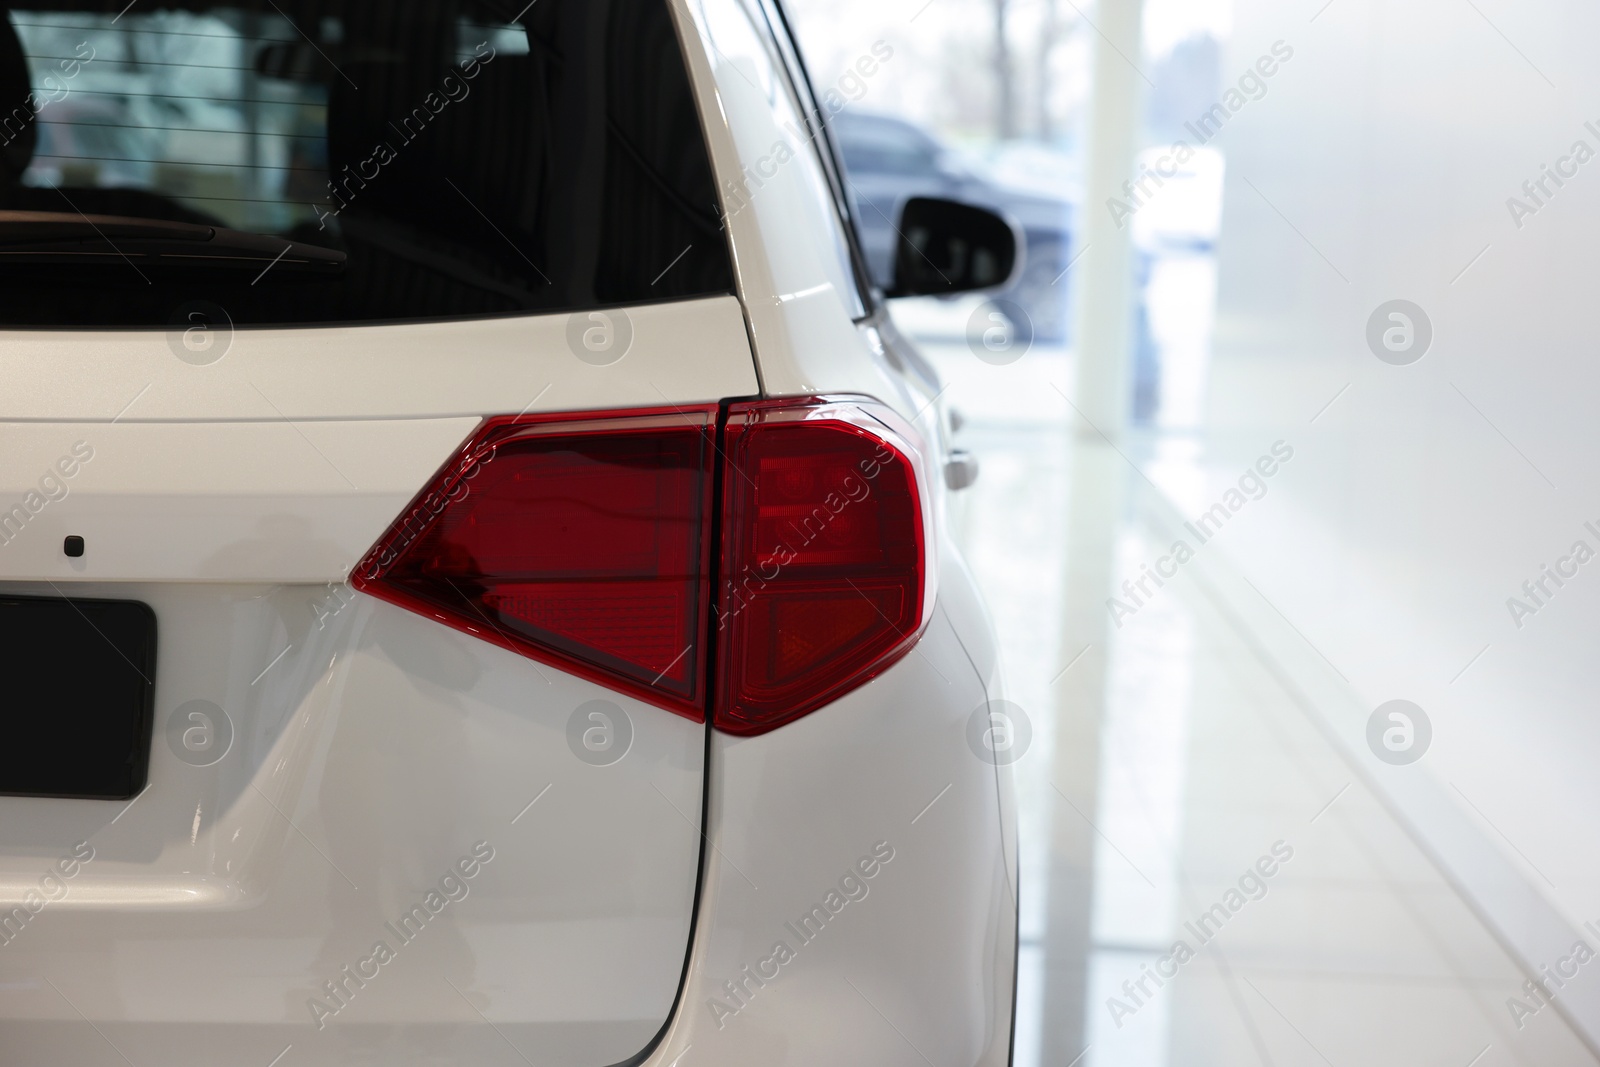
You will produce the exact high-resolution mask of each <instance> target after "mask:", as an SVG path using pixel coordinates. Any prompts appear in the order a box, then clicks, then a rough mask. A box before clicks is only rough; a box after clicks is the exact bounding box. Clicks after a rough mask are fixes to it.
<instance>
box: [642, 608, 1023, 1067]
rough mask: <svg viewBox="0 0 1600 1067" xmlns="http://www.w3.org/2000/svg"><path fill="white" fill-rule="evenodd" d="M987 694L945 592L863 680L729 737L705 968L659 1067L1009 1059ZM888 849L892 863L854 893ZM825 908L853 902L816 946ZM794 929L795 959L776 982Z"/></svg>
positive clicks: (660, 1053) (719, 794)
mask: <svg viewBox="0 0 1600 1067" xmlns="http://www.w3.org/2000/svg"><path fill="white" fill-rule="evenodd" d="M985 700H986V695H985V691H984V686H983V684H982V681H981V679H980V678H979V676H978V673H977V671H976V669H975V668H974V666H973V663H972V660H971V658H970V657H969V656H968V655H967V652H966V650H965V649H964V648H963V647H962V644H961V642H960V641H958V640H957V639H956V636H955V630H954V628H953V626H952V625H951V619H950V616H949V614H948V612H947V610H946V605H945V603H944V602H943V601H941V603H940V606H939V608H938V609H937V610H936V611H935V613H934V617H933V621H932V623H931V624H930V625H929V627H928V630H927V632H926V634H925V635H924V637H923V639H922V642H921V644H920V645H919V646H918V649H917V651H916V652H914V653H913V654H912V655H910V656H908V657H907V658H906V659H904V660H902V661H901V662H900V663H899V664H897V665H896V666H894V667H893V668H891V669H890V670H889V671H887V672H885V673H884V674H883V675H882V676H880V677H879V678H878V679H876V680H875V681H873V682H872V683H871V684H870V685H868V686H867V687H865V688H863V689H859V690H857V691H855V692H854V693H851V694H850V695H848V696H846V697H844V698H843V699H841V700H839V701H838V702H836V703H834V704H832V705H830V706H828V707H827V708H824V709H823V710H821V711H818V712H815V713H813V714H812V715H809V716H807V717H806V718H804V719H801V720H799V721H797V722H794V723H791V724H790V725H789V726H786V727H784V728H783V729H781V730H778V731H775V732H773V733H771V734H766V735H764V736H761V737H755V738H732V737H727V736H724V735H721V734H717V735H714V738H713V744H712V756H711V759H712V767H713V770H714V773H713V776H712V780H711V781H712V787H711V799H710V812H711V820H710V825H711V835H712V842H713V844H714V845H715V851H714V852H713V854H712V855H711V856H710V857H709V858H708V860H707V869H706V872H705V888H704V890H703V895H702V899H701V923H700V925H699V927H698V928H697V930H696V937H695V946H694V958H693V970H692V973H691V974H690V977H689V983H688V986H687V987H686V989H685V991H684V996H683V1002H682V1004H681V1005H680V1007H679V1010H678V1013H677V1015H676V1017H675V1018H674V1020H673V1024H672V1029H671V1032H670V1033H669V1035H668V1036H667V1038H666V1039H665V1040H664V1041H663V1043H662V1045H661V1046H660V1047H659V1048H658V1049H657V1050H656V1052H655V1054H654V1055H653V1056H652V1057H651V1058H650V1059H649V1061H648V1063H649V1064H651V1065H652V1067H656V1065H659V1067H668V1065H670V1064H673V1063H675V1062H677V1061H678V1057H680V1056H684V1059H683V1061H682V1062H683V1063H684V1064H685V1065H687V1064H689V1063H691V1062H693V1063H698V1064H708V1065H716V1067H722V1065H728V1067H733V1065H736V1064H752V1063H759V1064H763V1065H772V1067H782V1065H801V1064H817V1063H872V1064H882V1065H885V1067H893V1065H904V1067H916V1065H924V1067H925V1065H926V1063H928V1062H934V1063H941V1064H945V1063H949V1064H963V1065H969V1064H970V1065H983V1067H1001V1065H1003V1064H1005V1063H1006V1062H1007V1057H1008V1054H1009V1051H1010V1022H1011V986H1012V958H1013V953H1014V948H1015V935H1016V927H1015V920H1016V900H1015V896H1014V895H1013V892H1012V888H1011V886H1012V884H1014V883H1013V882H1012V881H1011V880H1010V877H1009V874H1008V866H1007V863H1006V861H1005V858H1004V855H1003V853H1002V848H1001V834H1000V826H1001V811H1000V804H999V795H998V792H997V790H996V788H995V777H994V769H993V766H992V764H990V763H989V762H987V761H985V760H982V759H980V758H978V757H977V756H976V755H975V754H974V753H973V751H972V750H971V748H970V747H969V746H968V743H967V733H966V731H967V725H968V720H969V718H970V717H971V715H972V713H973V712H974V711H977V710H979V709H980V708H983V707H984V705H985ZM874 846H878V847H879V849H880V851H879V853H878V855H879V856H881V855H882V854H883V850H884V849H885V848H887V849H889V850H892V852H893V858H892V859H891V860H890V861H889V862H888V863H884V864H881V865H880V866H879V868H878V870H877V871H876V873H875V874H874V876H873V877H871V878H860V877H859V876H858V882H859V884H860V885H862V886H865V888H866V894H865V896H862V897H861V898H860V899H857V900H851V901H848V902H847V903H843V904H842V906H841V905H838V904H837V901H838V900H845V899H847V898H846V897H845V896H844V891H842V890H841V889H840V879H841V878H842V877H843V876H844V875H846V874H847V873H850V872H851V871H852V869H853V865H855V864H856V863H857V862H858V861H860V860H861V859H862V858H863V857H870V856H872V855H873V849H874ZM869 866H870V864H869ZM850 890H851V892H852V893H853V894H854V895H859V893H860V891H859V890H858V889H855V888H854V887H853V886H852V887H850ZM830 891H834V892H836V893H838V894H839V896H838V897H837V898H836V901H835V902H833V903H830V902H829V901H827V899H826V898H827V894H828V893H829V892H830ZM814 905H818V906H822V907H823V908H824V909H825V910H826V909H829V908H830V907H835V906H837V907H838V909H839V910H838V911H837V913H836V914H834V915H832V916H831V917H830V918H829V919H828V921H827V922H826V923H825V924H820V923H817V924H816V925H819V926H820V927H821V929H820V933H814V932H813V930H814V927H806V928H805V929H804V930H802V931H800V932H801V933H804V934H806V935H808V936H809V937H810V940H809V941H806V940H803V939H802V938H801V937H800V936H799V935H798V934H797V933H796V930H797V929H798V928H799V923H800V921H801V918H802V916H805V915H806V914H808V913H809V912H810V910H811V909H812V907H813V906H814ZM780 942H781V943H783V944H785V945H786V946H787V947H788V949H789V950H791V951H792V952H793V959H791V960H790V961H789V962H787V963H778V964H776V968H777V974H776V977H770V975H771V973H772V969H773V966H772V965H768V966H766V967H765V970H764V971H763V961H766V960H773V959H776V958H777V955H776V953H775V948H776V946H777V944H778V943H780ZM746 967H748V968H750V971H749V973H748V974H747V973H746V972H745V968H746ZM763 973H765V974H766V975H767V976H768V977H766V978H765V979H764V984H758V983H757V981H756V980H755V979H753V978H751V977H749V975H750V974H753V975H755V978H757V979H759V978H762V975H763ZM724 983H744V985H743V992H742V993H740V994H739V997H738V998H737V999H736V998H735V996H734V995H733V994H731V993H730V991H729V989H728V987H727V986H726V985H725V984H724ZM741 1001H742V1006H741ZM713 1005H718V1006H719V1007H713ZM733 1009H738V1010H737V1011H734V1010H733ZM685 1053H687V1055H685Z"/></svg>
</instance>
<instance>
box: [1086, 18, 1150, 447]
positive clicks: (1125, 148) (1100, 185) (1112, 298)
mask: <svg viewBox="0 0 1600 1067" xmlns="http://www.w3.org/2000/svg"><path fill="white" fill-rule="evenodd" d="M1143 7H1144V4H1143V0H1099V4H1098V5H1097V7H1096V9H1095V11H1094V13H1093V15H1091V16H1090V17H1091V18H1093V19H1094V22H1095V26H1096V27H1097V28H1098V30H1099V32H1098V33H1093V36H1092V37H1091V38H1090V39H1091V40H1092V41H1093V43H1094V87H1093V92H1092V94H1091V96H1090V103H1089V117H1088V137H1087V139H1086V142H1085V148H1084V156H1085V158H1084V202H1083V210H1082V213H1081V215H1080V216H1079V219H1078V235H1079V236H1078V245H1077V248H1076V249H1075V251H1074V252H1073V254H1074V255H1078V254H1080V253H1081V254H1082V256H1083V258H1082V259H1080V260H1079V261H1078V265H1077V267H1075V268H1073V272H1072V273H1073V275H1075V278H1074V279H1073V284H1074V285H1075V289H1074V291H1073V298H1072V303H1073V307H1074V308H1075V309H1076V310H1075V314H1076V319H1077V323H1076V330H1075V331H1074V336H1075V337H1076V339H1077V340H1076V342H1075V347H1076V351H1077V375H1076V383H1075V393H1076V395H1075V396H1074V397H1073V402H1074V403H1076V404H1077V405H1078V408H1079V409H1080V410H1081V411H1082V412H1083V414H1084V416H1085V417H1087V418H1088V419H1089V420H1090V421H1091V422H1093V423H1094V425H1095V426H1096V427H1098V428H1099V429H1100V430H1101V431H1103V432H1104V433H1105V434H1106V435H1107V436H1108V437H1111V438H1112V439H1113V440H1116V439H1118V438H1120V437H1121V436H1122V433H1123V431H1124V429H1125V428H1126V426H1127V424H1128V422H1129V416H1130V406H1131V402H1132V401H1131V397H1132V384H1133V383H1132V371H1131V367H1132V344H1133V317H1134V311H1135V307H1136V305H1135V301H1136V300H1137V298H1138V293H1137V292H1136V291H1135V289H1134V281H1133V251H1132V241H1131V236H1132V234H1131V227H1130V225H1129V224H1128V222H1127V220H1126V219H1124V220H1123V226H1122V228H1120V229H1119V228H1118V227H1117V223H1116V222H1115V221H1114V220H1113V219H1112V216H1111V212H1110V211H1109V209H1108V208H1107V206H1106V202H1107V201H1108V200H1110V199H1112V198H1117V199H1120V200H1126V199H1127V194H1126V193H1124V192H1123V188H1122V186H1123V183H1124V182H1127V181H1128V180H1129V179H1130V178H1132V177H1133V173H1134V156H1135V154H1136V153H1137V151H1138V143H1137V142H1138V137H1139V130H1140V127H1141V125H1142V119H1143V111H1142V106H1143V102H1144V87H1145V75H1144V74H1143V73H1141V71H1140V69H1139V67H1136V66H1135V65H1134V64H1142V63H1143V55H1142V47H1141V45H1142V37H1143V35H1142V32H1141V30H1142V27H1141V25H1140V22H1141V17H1142V15H1143ZM1091 32H1093V31H1091ZM1072 418H1073V420H1074V421H1075V422H1078V423H1080V425H1078V427H1077V428H1078V430H1079V431H1080V432H1081V433H1087V434H1089V435H1090V436H1095V432H1094V430H1092V429H1089V428H1088V427H1086V426H1083V425H1081V420H1079V419H1078V418H1077V416H1076V415H1073V416H1072Z"/></svg>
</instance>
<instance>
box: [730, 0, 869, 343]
mask: <svg viewBox="0 0 1600 1067" xmlns="http://www.w3.org/2000/svg"><path fill="white" fill-rule="evenodd" d="M756 2H757V3H758V4H759V6H760V9H761V14H762V18H763V19H765V20H766V23H767V27H768V29H769V31H770V32H771V34H772V38H773V40H774V41H776V42H777V45H778V48H777V52H778V58H779V60H780V64H779V67H780V69H781V71H782V73H783V75H784V78H785V80H786V81H787V82H788V85H789V91H790V92H791V94H793V96H794V98H795V100H796V101H797V102H798V104H799V108H798V110H799V111H800V113H801V115H802V116H803V117H804V118H805V121H806V129H807V132H808V133H809V134H810V145H809V148H810V150H811V153H812V155H813V156H814V157H815V158H816V160H817V162H818V164H819V165H820V166H821V168H822V173H823V175H824V177H825V178H826V179H827V182H828V191H829V193H830V194H831V196H832V198H833V208H834V213H835V215H836V216H837V217H836V222H837V224H838V227H839V236H840V238H841V239H842V240H843V241H844V243H845V246H846V248H847V249H848V250H849V259H850V269H851V273H852V274H853V275H854V280H855V285H856V296H857V298H858V299H859V301H860V304H861V308H862V313H861V314H860V315H858V316H855V317H854V321H855V322H857V323H860V322H865V321H867V320H869V319H873V318H875V317H876V316H877V315H878V313H879V312H880V311H881V310H882V308H883V296H882V293H881V291H880V290H879V289H878V288H877V286H876V285H875V284H873V281H872V273H871V271H870V270H868V268H867V258H866V254H865V253H864V252H863V251H862V248H861V234H860V230H859V228H858V223H857V220H856V214H855V207H854V205H853V203H852V202H851V199H850V195H849V190H848V189H847V188H846V186H847V184H848V179H847V178H846V176H845V175H846V171H845V169H844V164H843V162H842V161H841V157H840V156H839V153H838V147H837V145H836V144H835V143H834V138H833V132H832V129H831V128H830V126H829V123H828V117H827V115H826V113H825V112H824V111H823V109H822V108H821V107H819V106H818V104H817V98H816V92H815V89H814V88H813V86H812V83H811V75H810V72H809V70H808V69H807V67H806V65H805V60H804V59H803V58H802V57H801V54H800V44H799V41H798V39H797V38H796V37H795V35H794V28H793V24H792V23H791V22H790V20H789V15H788V12H787V11H786V10H785V9H784V7H783V4H782V0H756ZM897 232H898V228H897Z"/></svg>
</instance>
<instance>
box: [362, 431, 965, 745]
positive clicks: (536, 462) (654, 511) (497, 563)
mask: <svg viewBox="0 0 1600 1067" xmlns="http://www.w3.org/2000/svg"><path fill="white" fill-rule="evenodd" d="M717 432H718V431H717V409H715V408H711V407H697V408H692V409H681V410H680V409H674V410H672V411H671V412H665V411H649V412H625V413H616V414H609V415H595V414H585V415H556V416H543V415H541V416H533V417H521V416H519V417H515V418H496V419H491V420H489V421H488V422H486V423H485V424H484V425H483V427H482V428H481V429H480V430H479V431H478V432H477V433H476V434H474V435H473V437H472V438H471V439H470V440H469V441H468V442H467V444H466V445H465V446H464V447H463V449H462V451H461V452H460V453H459V454H458V455H457V457H456V458H455V459H453V460H452V461H451V462H450V463H449V464H448V465H447V466H446V468H445V469H444V470H443V471H442V472H441V473H440V474H439V476H438V477H437V478H436V479H435V480H434V483H433V484H432V485H430V486H429V488H428V489H427V490H425V491H424V492H423V493H422V494H421V495H420V496H419V497H417V499H416V500H414V501H413V502H412V504H411V506H410V507H409V508H408V509H407V510H406V512H405V514H404V515H402V516H401V517H400V518H399V519H398V520H397V521H396V522H395V523H394V525H393V526H392V527H390V529H389V531H388V532H387V533H386V534H384V536H383V538H382V539H381V540H380V541H379V542H378V544H377V545H376V546H374V548H373V549H372V551H371V552H369V553H368V554H367V556H366V558H365V559H364V560H362V562H361V563H360V564H359V565H358V566H357V567H356V570H355V573H354V576H353V577H352V579H351V583H352V584H353V585H354V586H355V587H356V588H357V589H360V590H362V591H363V592H366V593H369V594H371V595H373V596H375V597H378V598H380V599H383V600H387V601H389V602H391V603H393V604H397V605H399V606H401V607H404V608H408V609H410V610H412V611H417V612H420V613H422V614H425V615H428V616H430V617H432V618H434V619H436V620H438V621H440V622H442V623H445V624H446V625H448V626H452V627H455V628H456V629H458V630H462V631H464V632H466V633H470V634H472V635H473V636H475V637H479V638H482V639H483V640H486V641H491V642H493V643H495V644H498V645H501V646H503V647H505V648H508V649H510V650H512V651H514V652H519V653H521V654H523V655H526V656H529V657H531V658H533V659H537V660H541V661H544V662H546V663H550V664H552V665H554V666H556V667H559V668H561V669H562V670H566V671H570V672H571V673H573V674H577V675H580V676H582V677H585V678H588V679H590V680H592V681H595V682H598V683H600V684H602V685H607V686H611V687H613V688H616V689H619V690H622V691H624V692H628V693H631V694H633V695H635V696H638V697H640V698H641V699H644V700H647V701H650V702H651V703H654V704H658V705H660V706H661V707H664V708H667V709H669V710H671V711H675V712H678V713H679V714H682V715H686V716H688V717H690V718H692V719H695V720H696V721H703V719H704V715H705V708H706V703H707V699H708V697H710V698H712V699H714V703H715V724H716V725H717V727H718V728H720V729H722V730H725V731H727V732H729V733H735V734H758V733H763V732H765V731H767V730H771V729H774V728H776V727H778V726H781V725H783V724H784V723H786V722H790V721H792V720H794V719H797V718H799V717H800V716H802V715H804V714H806V713H807V712H810V711H814V710H815V709H817V708H819V707H821V706H822V705H824V704H827V703H829V702H830V701H832V700H834V699H837V698H838V697H839V696H841V695H843V694H844V693H846V692H848V691H849V690H851V689H853V688H855V687H857V686H859V685H862V684H863V683H865V682H867V681H869V680H870V679H871V678H873V677H875V676H876V675H877V674H878V673H880V672H881V671H883V670H884V669H885V668H887V667H888V666H889V665H891V664H892V663H894V662H895V661H896V660H898V659H899V658H900V657H901V656H902V655H904V654H905V653H906V652H907V651H909V650H910V649H911V647H912V646H913V645H914V644H915V643H916V640H917V637H918V636H919V635H920V634H921V632H922V629H923V627H924V626H925V625H926V624H927V621H928V617H929V616H930V615H931V613H932V607H933V597H932V589H931V581H932V578H931V573H932V572H931V569H930V567H929V566H928V562H927V555H928V553H929V551H930V545H931V531H932V512H931V503H930V501H929V500H928V498H927V496H926V495H925V493H924V491H923V486H924V485H925V484H926V478H927V475H926V473H925V472H923V470H922V467H923V465H924V461H923V458H922V455H921V451H920V448H919V446H918V445H917V444H916V435H915V433H914V432H913V431H912V430H911V429H910V428H909V427H908V426H906V425H905V424H904V423H903V422H901V421H899V419H898V417H897V416H895V415H893V414H892V413H891V412H890V411H889V410H888V409H886V408H883V407H882V406H881V405H878V404H876V403H875V402H873V401H867V400H862V401H854V400H806V401H792V400H791V401H772V402H767V401H763V402H756V403H741V404H735V405H733V406H732V407H730V408H729V410H728V415H727V420H726V423H725V426H724V428H723V430H722V436H723V442H722V448H721V449H720V450H719V449H718V448H717V446H716V436H717ZM718 455H720V456H721V457H722V469H721V471H720V477H721V482H722V495H721V501H720V503H721V515H720V523H721V525H720V529H721V535H722V537H721V544H720V546H718V553H717V558H716V560H715V562H716V563H717V564H718V565H719V566H720V569H721V579H720V580H719V582H718V587H717V589H715V590H713V588H712V582H711V573H712V566H713V562H714V561H713V556H712V548H713V546H712V543H711V542H712V537H711V531H712V530H713V529H714V528H715V527H714V525H713V521H714V516H713V511H714V508H715V506H716V504H717V501H716V500H715V499H714V495H713V483H714V480H715V476H716V475H717V474H718V473H719V472H717V471H715V470H714V467H713V464H714V460H715V457H717V456H718ZM713 602H715V610H714V611H713ZM713 617H714V618H715V620H716V632H715V634H714V635H713V634H711V633H710V632H709V631H710V620H711V619H712V618H713ZM713 640H715V642H716V658H715V662H716V670H717V676H718V677H717V680H716V681H715V683H713V682H711V681H710V680H709V679H708V678H707V671H708V670H709V664H710V657H709V656H708V652H709V650H710V646H711V642H712V641H713Z"/></svg>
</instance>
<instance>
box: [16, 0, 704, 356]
mask: <svg viewBox="0 0 1600 1067" xmlns="http://www.w3.org/2000/svg"><path fill="white" fill-rule="evenodd" d="M3 13H4V18H3V19H0V325H14V326H102V327H104V326H169V325H172V324H173V323H175V322H178V321H180V320H181V316H182V311H183V309H184V308H185V307H191V306H194V305H195V304H196V303H197V302H198V303H209V304H215V305H217V306H219V307H220V308H222V309H223V310H224V311H225V312H226V313H227V315H228V316H229V318H230V319H231V320H232V321H233V322H234V323H235V324H237V325H252V324H255V325H266V324H296V323H346V322H351V323H358V322H371V321H397V320H419V319H448V318H465V317H480V316H490V315H511V314H530V313H541V312H551V311H562V310H577V309H583V308H591V307H601V306H607V305H616V304H632V303H642V302H648V301H660V300H672V299H684V298H688V297H693V296H700V295H706V294H712V293H726V292H729V291H730V290H731V288H732V276H731V275H732V272H731V268H730V265H729V256H728V249H727V244H726V240H725V238H724V235H723V232H722V228H721V225H720V218H719V214H720V213H719V208H718V202H717V195H716V190H715V185H714V182H713V180H712V176H711V168H710V165H709V162H708V160H707V156H706V150H705V141H704V138H703V135H702V131H701V128H700V123H699V118H698V115H697V112H696V109H695V105H694V100H693V97H692V95H691V93H690V89H689V82H688V77H687V74H686V72H685V69H684V65H683V59H682V54H681V52H680V49H679V44H678V40H677V36H676V33H675V31H674V29H673V24H672V20H671V16H670V14H669V12H668V10H667V7H666V3H665V0H609V2H595V0H537V2H534V3H528V2H527V0H515V2H505V3H501V2H497V0H381V2H364V0H261V2H259V3H256V2H254V0H239V2H235V3H228V4H221V5H216V4H210V3H205V2H195V0H187V2H185V0H167V2H165V3H163V2H159V0H136V2H135V3H132V4H130V3H128V0H110V2H94V0H78V2H76V3H74V2H71V0H65V2H56V0H27V2H24V3H14V4H10V5H5V6H4V11H3Z"/></svg>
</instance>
